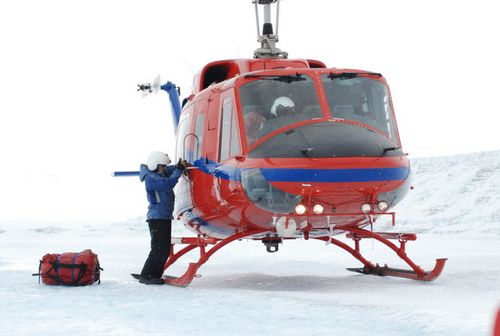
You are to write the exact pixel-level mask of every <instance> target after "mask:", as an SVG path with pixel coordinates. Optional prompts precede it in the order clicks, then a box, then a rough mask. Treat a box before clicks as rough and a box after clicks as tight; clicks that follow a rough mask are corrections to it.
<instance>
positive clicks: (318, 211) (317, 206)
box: [313, 204, 324, 215]
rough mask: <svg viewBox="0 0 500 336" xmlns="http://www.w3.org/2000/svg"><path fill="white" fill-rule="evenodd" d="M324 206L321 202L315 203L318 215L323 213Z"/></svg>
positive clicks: (314, 209)
mask: <svg viewBox="0 0 500 336" xmlns="http://www.w3.org/2000/svg"><path fill="white" fill-rule="evenodd" d="M323 210H324V209H323V206H322V205H321V204H315V205H314V207H313V212H314V213H315V214H316V215H321V214H322V213H323Z"/></svg>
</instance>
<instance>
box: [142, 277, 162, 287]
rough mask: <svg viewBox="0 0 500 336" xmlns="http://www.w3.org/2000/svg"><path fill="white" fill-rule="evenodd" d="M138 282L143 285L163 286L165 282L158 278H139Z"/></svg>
mask: <svg viewBox="0 0 500 336" xmlns="http://www.w3.org/2000/svg"><path fill="white" fill-rule="evenodd" d="M139 282H140V283H142V284H145V285H164V284H165V280H163V279H161V278H160V279H158V278H145V277H140V278H139Z"/></svg>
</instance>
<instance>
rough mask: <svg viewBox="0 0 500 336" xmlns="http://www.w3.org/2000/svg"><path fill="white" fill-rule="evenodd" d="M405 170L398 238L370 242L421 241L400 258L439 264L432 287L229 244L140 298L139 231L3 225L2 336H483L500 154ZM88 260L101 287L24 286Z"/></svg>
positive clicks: (496, 251)
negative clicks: (49, 261) (48, 265)
mask: <svg viewBox="0 0 500 336" xmlns="http://www.w3.org/2000/svg"><path fill="white" fill-rule="evenodd" d="M412 164H413V172H414V183H413V184H414V185H415V190H413V191H411V192H410V193H409V195H408V196H407V198H406V199H405V200H404V201H403V202H402V203H401V204H400V205H399V206H398V209H397V210H398V214H397V220H398V225H397V226H396V227H395V228H391V227H388V226H387V225H386V224H384V223H376V229H377V230H384V231H385V230H391V229H392V230H397V231H405V232H412V231H414V232H417V233H419V236H418V239H417V241H415V242H409V243H408V245H407V252H408V254H409V255H410V256H411V257H412V258H413V259H414V260H415V261H416V263H417V264H419V265H420V266H422V267H423V268H425V269H431V268H432V267H433V265H434V260H435V259H436V258H439V257H448V258H449V260H448V263H447V265H446V267H445V270H444V271H443V274H442V275H441V277H440V278H438V279H437V280H435V281H433V282H418V281H412V280H408V279H399V278H390V277H377V276H367V275H360V274H355V273H351V272H348V271H346V270H345V268H346V267H353V266H360V265H359V263H358V262H357V261H356V260H355V259H354V258H352V257H351V256H350V255H349V254H347V253H345V252H344V251H343V250H341V249H339V248H337V247H334V246H325V244H324V242H320V241H315V240H309V241H304V240H298V241H286V242H285V244H284V245H282V246H281V247H280V251H279V252H278V253H274V254H269V253H267V252H265V249H264V247H263V246H262V244H261V243H259V242H253V241H240V242H235V243H233V244H232V245H229V246H227V247H225V248H224V249H222V250H221V251H219V252H217V253H216V254H215V255H214V256H213V257H212V258H211V259H210V260H209V261H208V262H207V263H206V264H205V265H204V266H203V267H202V268H201V269H200V270H199V273H201V274H202V275H203V276H202V277H201V278H197V279H194V281H193V283H192V284H191V285H190V286H189V287H187V288H176V287H170V286H144V285H141V284H139V283H138V282H137V281H136V280H134V279H132V278H131V277H130V275H129V273H131V272H138V271H140V268H141V267H142V264H143V262H144V259H145V257H146V254H147V252H148V244H149V233H148V232H147V228H146V225H145V223H144V218H137V219H131V220H128V221H122V222H119V223H111V222H102V223H100V224H94V223H91V224H85V223H84V224H81V223H76V222H74V221H72V220H67V221H61V222H51V221H47V222H44V221H41V220H25V221H21V220H0V335H44V334H49V335H234V334H239V335H454V336H460V335H463V336H469V335H491V334H492V326H493V322H494V321H493V318H494V315H495V313H496V310H497V309H498V308H499V307H500V248H499V247H500V193H499V191H500V151H496V152H482V153H474V154H468V155H460V156H452V157H435V158H423V159H414V160H412ZM125 205H126V204H125ZM103 211H104V210H103ZM377 226H378V227H377ZM174 231H175V233H174V235H175V236H181V235H183V234H185V231H184V228H182V227H175V229H174ZM341 239H342V240H345V239H344V238H341ZM345 241H348V240H345ZM85 248H91V249H92V250H93V251H95V252H96V253H98V255H99V258H100V261H101V264H102V266H103V268H104V272H103V273H102V277H101V278H102V283H101V284H100V285H93V286H88V287H79V288H68V287H50V286H43V285H39V284H38V282H37V278H36V277H32V276H31V273H35V272H36V271H37V267H38V260H39V259H40V258H41V257H42V256H43V255H44V254H45V253H49V252H50V253H56V252H57V253H60V252H65V251H79V250H83V249H85ZM362 251H363V252H364V253H366V255H367V256H368V257H369V259H371V260H373V261H375V262H379V263H381V264H383V263H387V264H389V265H390V266H393V267H402V266H404V265H403V264H402V263H401V261H400V260H398V258H396V257H394V255H393V254H391V253H389V251H388V249H387V248H384V247H383V246H381V245H380V244H378V243H375V242H372V241H362ZM194 258H195V255H191V256H187V257H186V258H185V259H184V260H185V264H180V265H176V266H177V267H175V268H173V269H172V271H171V273H172V274H180V273H182V272H183V271H184V269H183V266H185V265H187V262H188V261H192V260H194Z"/></svg>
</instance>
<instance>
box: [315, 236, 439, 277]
mask: <svg viewBox="0 0 500 336" xmlns="http://www.w3.org/2000/svg"><path fill="white" fill-rule="evenodd" d="M338 229H341V230H343V231H347V232H348V233H347V237H348V238H352V239H353V240H354V246H355V247H354V248H352V247H350V246H349V245H347V244H345V243H343V242H341V241H338V240H337V239H335V238H331V237H328V236H323V237H316V239H319V240H323V241H326V242H328V241H330V242H331V243H333V244H334V245H337V246H339V247H341V248H342V249H344V250H346V251H347V252H349V253H350V254H351V255H352V256H353V257H355V258H356V259H358V260H359V261H360V262H361V263H362V264H363V265H364V267H363V268H360V269H359V268H350V269H348V270H350V271H355V272H359V273H364V274H377V275H385V276H394V277H402V278H409V279H414V280H424V281H432V280H434V279H436V278H437V277H438V276H439V275H440V274H441V272H442V271H443V268H444V265H445V263H446V260H447V259H446V258H440V259H436V264H435V266H434V268H433V269H432V271H428V272H426V271H424V270H423V269H422V268H421V267H419V266H418V265H416V264H415V263H414V262H413V261H412V260H411V259H410V258H409V257H408V256H407V255H406V251H405V245H406V242H407V241H408V240H415V239H416V235H415V234H408V233H403V234H399V233H386V232H372V231H368V230H365V229H361V228H357V227H342V228H338ZM363 238H373V239H376V240H378V241H379V242H381V243H382V244H384V245H386V246H387V247H389V248H390V249H392V250H393V251H394V252H395V253H396V254H397V255H398V257H400V258H401V259H402V260H403V261H405V262H406V263H407V264H408V265H409V266H410V267H411V268H412V269H413V270H404V269H396V268H390V267H388V266H387V265H385V266H379V265H378V264H375V265H374V264H373V263H372V262H370V261H368V260H367V259H365V258H364V257H363V255H362V254H361V252H360V245H359V241H360V240H361V239H363ZM389 239H398V241H399V242H400V246H399V247H398V246H396V245H395V244H393V243H392V242H390V241H389Z"/></svg>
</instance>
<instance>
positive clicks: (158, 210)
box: [139, 165, 181, 220]
mask: <svg viewBox="0 0 500 336" xmlns="http://www.w3.org/2000/svg"><path fill="white" fill-rule="evenodd" d="M180 176H181V171H180V170H179V169H177V166H175V165H172V166H167V169H166V176H162V175H160V174H158V173H157V172H154V171H151V170H149V169H148V167H147V166H146V165H141V169H140V175H139V178H140V179H141V182H145V184H146V193H147V197H148V202H149V206H148V215H147V220H150V219H173V217H172V212H173V211H174V201H175V196H174V190H173V189H174V187H175V185H176V184H177V181H178V180H179V177H180Z"/></svg>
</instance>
